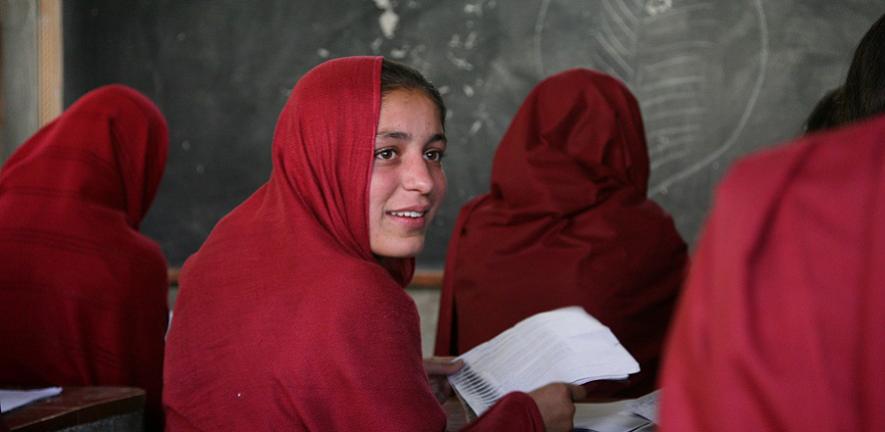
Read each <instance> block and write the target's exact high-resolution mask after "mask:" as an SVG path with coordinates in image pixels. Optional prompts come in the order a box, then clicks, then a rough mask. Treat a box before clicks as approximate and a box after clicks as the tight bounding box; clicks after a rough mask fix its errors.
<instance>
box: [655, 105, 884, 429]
mask: <svg viewBox="0 0 885 432" xmlns="http://www.w3.org/2000/svg"><path fill="white" fill-rule="evenodd" d="M883 144H885V117H879V118H878V119H875V120H872V121H868V122H866V123H863V124H858V125H855V126H850V127H847V128H844V129H839V130H835V131H831V132H825V133H821V134H816V135H809V136H807V137H804V138H802V139H799V140H797V141H796V142H794V143H791V144H789V145H785V146H782V147H779V148H777V149H774V150H768V151H765V152H761V153H758V154H755V155H753V156H750V157H747V158H745V159H744V160H742V161H740V162H739V163H737V164H736V165H735V166H734V167H733V168H732V169H731V170H730V171H729V174H728V175H727V176H726V178H725V179H724V180H723V181H722V183H721V184H720V186H719V187H718V189H717V192H716V200H715V204H714V207H713V210H712V212H711V215H710V218H709V220H708V221H707V224H706V227H705V230H704V234H703V236H702V240H701V242H700V245H699V248H698V251H697V253H696V256H695V259H694V262H693V266H692V269H691V272H690V276H689V280H688V283H687V286H686V291H685V295H684V297H683V300H682V301H681V303H680V306H679V311H678V314H677V318H676V320H675V323H674V326H673V332H672V334H671V336H670V341H669V342H668V347H667V356H666V361H665V365H664V372H663V380H662V386H663V398H662V403H661V415H660V418H661V430H672V431H688V430H717V431H747V430H760V431H761V430H791V431H792V430H885V412H883V410H882V409H881V406H882V401H883V400H885V368H883V367H882V365H883V364H885V344H883V343H882V341H883V340H885V314H883V313H882V309H883V308H885V290H883V287H885V271H883V267H882V262H883V260H885V228H883V225H882V220H883V217H885V146H883Z"/></svg>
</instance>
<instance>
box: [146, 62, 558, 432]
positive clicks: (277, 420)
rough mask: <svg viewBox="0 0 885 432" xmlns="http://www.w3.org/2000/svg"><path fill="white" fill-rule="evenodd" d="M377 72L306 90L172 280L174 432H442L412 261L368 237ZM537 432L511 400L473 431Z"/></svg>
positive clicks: (299, 91)
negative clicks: (242, 196)
mask: <svg viewBox="0 0 885 432" xmlns="http://www.w3.org/2000/svg"><path fill="white" fill-rule="evenodd" d="M380 73H381V58H380V57H353V58H345V59H338V60H332V61H329V62H326V63H323V64H321V65H320V66H317V67H316V68H314V69H313V70H311V71H310V72H308V73H307V74H306V75H304V76H303V77H302V78H301V79H300V80H299V81H298V84H297V85H296V86H295V88H294V89H293V91H292V94H291V96H290V98H289V101H288V102H287V103H286V106H285V108H284V109H283V112H282V113H281V114H280V117H279V120H278V122H277V126H276V131H275V133H274V142H273V149H272V158H273V170H272V173H271V177H270V180H268V182H267V183H266V184H265V185H264V186H262V187H261V188H260V189H259V190H258V191H257V192H255V193H254V194H253V195H252V196H251V197H250V198H249V199H248V200H246V201H245V202H244V203H242V204H241V205H240V206H239V207H237V208H236V209H234V210H233V211H232V212H231V213H230V214H228V215H227V216H225V217H224V218H223V219H222V220H221V221H220V222H219V223H218V225H217V226H216V227H215V229H213V231H212V233H211V234H210V235H209V238H208V239H207V240H206V242H205V244H203V246H202V247H201V248H200V250H199V252H197V253H196V254H195V255H193V256H192V257H191V258H190V259H188V261H187V263H186V264H185V266H184V269H183V270H182V275H181V281H180V284H181V293H180V295H179V297H178V300H177V303H176V309H175V319H174V320H173V324H172V329H171V331H170V333H169V340H168V351H167V356H166V370H165V374H166V375H165V381H166V387H165V393H164V405H165V408H166V419H167V427H168V428H169V430H171V431H178V430H205V431H210V430H211V431H215V430H248V431H254V430H316V431H332V430H341V431H344V430H366V431H375V430H377V431H422V430H426V431H442V430H443V429H444V427H445V416H444V414H443V411H442V409H441V408H440V406H439V404H438V403H437V401H436V399H435V397H434V396H433V394H432V392H431V389H430V386H429V383H428V381H427V378H426V376H425V374H424V370H423V364H422V358H421V343H420V331H419V322H418V313H417V309H416V307H415V304H414V302H413V301H412V299H411V298H410V297H409V295H408V294H407V293H406V292H405V290H404V289H403V288H404V286H405V285H406V284H407V283H408V281H409V280H410V279H411V277H412V270H413V267H414V261H413V260H412V259H398V260H390V261H388V265H387V267H383V266H382V265H380V264H379V262H378V261H377V260H376V259H375V258H374V257H373V255H372V253H371V249H370V246H369V234H368V209H369V207H368V191H369V181H370V178H371V170H372V161H373V152H374V145H375V144H374V143H375V132H376V127H377V124H378V118H379V113H380V107H381V89H380ZM473 426H474V427H476V428H477V429H481V428H483V427H485V428H486V429H487V430H526V431H528V430H542V429H543V425H542V424H541V418H540V414H539V413H538V410H537V407H536V406H535V404H534V402H533V401H532V400H531V399H530V398H529V397H528V396H527V395H525V394H522V393H516V394H513V395H511V396H509V397H507V398H505V400H504V401H503V402H502V403H499V404H498V406H497V407H495V408H494V409H492V410H490V412H489V413H487V414H486V415H485V416H484V417H482V418H481V419H480V420H479V421H478V422H477V423H476V424H474V425H473Z"/></svg>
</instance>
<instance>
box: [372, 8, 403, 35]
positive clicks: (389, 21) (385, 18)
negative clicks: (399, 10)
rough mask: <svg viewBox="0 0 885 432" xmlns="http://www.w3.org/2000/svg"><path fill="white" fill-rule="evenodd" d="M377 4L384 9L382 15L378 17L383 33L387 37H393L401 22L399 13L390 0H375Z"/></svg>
mask: <svg viewBox="0 0 885 432" xmlns="http://www.w3.org/2000/svg"><path fill="white" fill-rule="evenodd" d="M374 2H375V6H376V7H377V8H378V9H381V10H383V11H384V12H383V13H381V16H380V17H378V24H379V25H380V26H381V33H383V34H384V37H386V38H387V39H393V36H394V34H395V33H396V25H397V23H398V22H399V15H397V14H396V12H394V11H393V5H392V4H391V3H390V0H374Z"/></svg>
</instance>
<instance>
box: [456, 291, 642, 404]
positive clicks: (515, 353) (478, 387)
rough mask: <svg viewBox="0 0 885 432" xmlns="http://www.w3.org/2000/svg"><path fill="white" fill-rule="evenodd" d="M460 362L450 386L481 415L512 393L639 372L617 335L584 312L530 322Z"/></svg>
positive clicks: (568, 310) (561, 312) (563, 311)
mask: <svg viewBox="0 0 885 432" xmlns="http://www.w3.org/2000/svg"><path fill="white" fill-rule="evenodd" d="M458 358H459V359H461V360H463V361H464V367H463V368H462V369H461V370H460V371H459V372H458V373H456V374H454V375H451V376H450V377H449V381H450V382H451V383H452V386H453V387H454V388H455V390H456V391H457V392H458V393H459V394H460V396H461V397H462V398H463V399H464V401H466V402H467V404H468V405H470V408H472V409H473V411H474V412H476V414H477V415H482V413H483V412H485V411H486V410H487V409H488V408H489V407H491V406H492V405H493V404H494V403H495V401H497V400H498V399H500V398H501V397H503V396H504V395H505V394H507V393H510V392H512V391H523V392H528V391H532V390H534V389H536V388H538V387H541V386H543V385H545V384H548V383H551V382H567V383H573V384H584V383H586V382H589V381H594V380H602V379H624V378H626V377H627V376H628V375H629V374H632V373H636V372H639V363H637V362H636V360H635V359H634V358H633V357H632V356H631V355H630V353H628V352H627V350H626V349H624V347H623V346H622V345H621V344H620V342H618V340H617V338H616V337H615V336H614V334H612V332H611V330H609V329H608V327H606V326H604V325H602V323H600V322H599V321H597V320H596V319H595V318H593V317H591V316H590V315H589V314H588V313H587V312H586V311H584V309H583V308H581V307H579V306H571V307H567V308H562V309H557V310H554V311H550V312H544V313H540V314H537V315H534V316H532V317H529V318H526V319H525V320H523V321H520V322H519V323H518V324H516V325H515V326H513V327H511V328H509V329H507V330H505V331H504V332H503V333H501V334H499V335H498V336H496V337H495V338H494V339H492V340H490V341H488V342H485V343H483V344H481V345H479V346H477V347H475V348H473V349H472V350H470V351H468V352H466V353H464V354H463V355H461V356H460V357H458Z"/></svg>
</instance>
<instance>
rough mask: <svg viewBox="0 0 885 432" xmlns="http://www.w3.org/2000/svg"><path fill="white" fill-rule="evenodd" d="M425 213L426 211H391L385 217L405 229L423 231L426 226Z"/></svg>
mask: <svg viewBox="0 0 885 432" xmlns="http://www.w3.org/2000/svg"><path fill="white" fill-rule="evenodd" d="M427 213H428V212H427V210H393V211H388V212H385V215H386V216H388V217H389V218H390V219H391V220H393V221H394V222H396V223H397V224H398V225H401V226H405V227H406V228H407V229H423V228H424V226H425V225H426V224H427V217H426V216H427Z"/></svg>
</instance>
